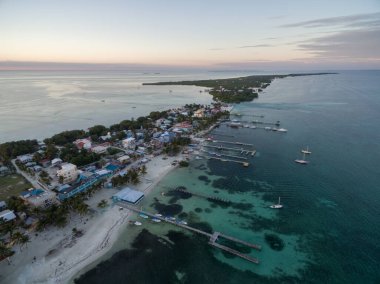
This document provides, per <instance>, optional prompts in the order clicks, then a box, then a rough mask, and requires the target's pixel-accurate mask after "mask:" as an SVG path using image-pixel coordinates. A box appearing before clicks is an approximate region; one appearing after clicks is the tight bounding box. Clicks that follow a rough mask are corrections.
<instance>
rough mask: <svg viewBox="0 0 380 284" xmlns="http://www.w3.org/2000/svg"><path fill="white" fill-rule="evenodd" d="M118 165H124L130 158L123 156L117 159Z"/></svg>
mask: <svg viewBox="0 0 380 284" xmlns="http://www.w3.org/2000/svg"><path fill="white" fill-rule="evenodd" d="M117 160H118V161H119V162H120V163H122V164H126V163H129V162H130V160H131V157H129V156H128V155H124V156H121V157H120V158H118V159H117Z"/></svg>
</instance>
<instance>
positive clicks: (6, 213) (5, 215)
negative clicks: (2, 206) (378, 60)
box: [0, 209, 16, 222]
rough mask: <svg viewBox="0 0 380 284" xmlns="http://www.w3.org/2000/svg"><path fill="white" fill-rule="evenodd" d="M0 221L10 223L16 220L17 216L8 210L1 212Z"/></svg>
mask: <svg viewBox="0 0 380 284" xmlns="http://www.w3.org/2000/svg"><path fill="white" fill-rule="evenodd" d="M0 219H2V220H3V221H4V222H9V221H12V220H14V219H16V215H15V213H14V212H13V211H11V210H8V209H7V210H4V211H1V212H0Z"/></svg>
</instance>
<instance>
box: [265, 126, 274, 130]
mask: <svg viewBox="0 0 380 284" xmlns="http://www.w3.org/2000/svg"><path fill="white" fill-rule="evenodd" d="M264 129H265V130H272V128H270V127H269V126H266V127H264Z"/></svg>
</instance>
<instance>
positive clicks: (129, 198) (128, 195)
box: [112, 187, 144, 204]
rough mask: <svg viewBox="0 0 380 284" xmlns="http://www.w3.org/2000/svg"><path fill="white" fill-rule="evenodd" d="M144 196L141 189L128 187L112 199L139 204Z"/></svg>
mask: <svg viewBox="0 0 380 284" xmlns="http://www.w3.org/2000/svg"><path fill="white" fill-rule="evenodd" d="M143 197H144V193H142V192H141V191H137V190H133V189H131V188H129V187H126V188H124V189H122V190H120V191H119V192H118V193H116V194H115V195H113V196H112V199H114V200H117V201H126V202H129V203H132V204H137V203H138V202H139V201H140V200H141V199H142V198H143Z"/></svg>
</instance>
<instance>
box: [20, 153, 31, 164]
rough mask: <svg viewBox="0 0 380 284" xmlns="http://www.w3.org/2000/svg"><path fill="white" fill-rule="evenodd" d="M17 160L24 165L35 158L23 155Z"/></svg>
mask: <svg viewBox="0 0 380 284" xmlns="http://www.w3.org/2000/svg"><path fill="white" fill-rule="evenodd" d="M17 160H18V161H19V162H21V163H23V164H26V163H29V162H31V161H33V156H32V155H31V154H27V155H21V156H18V157H17Z"/></svg>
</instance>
